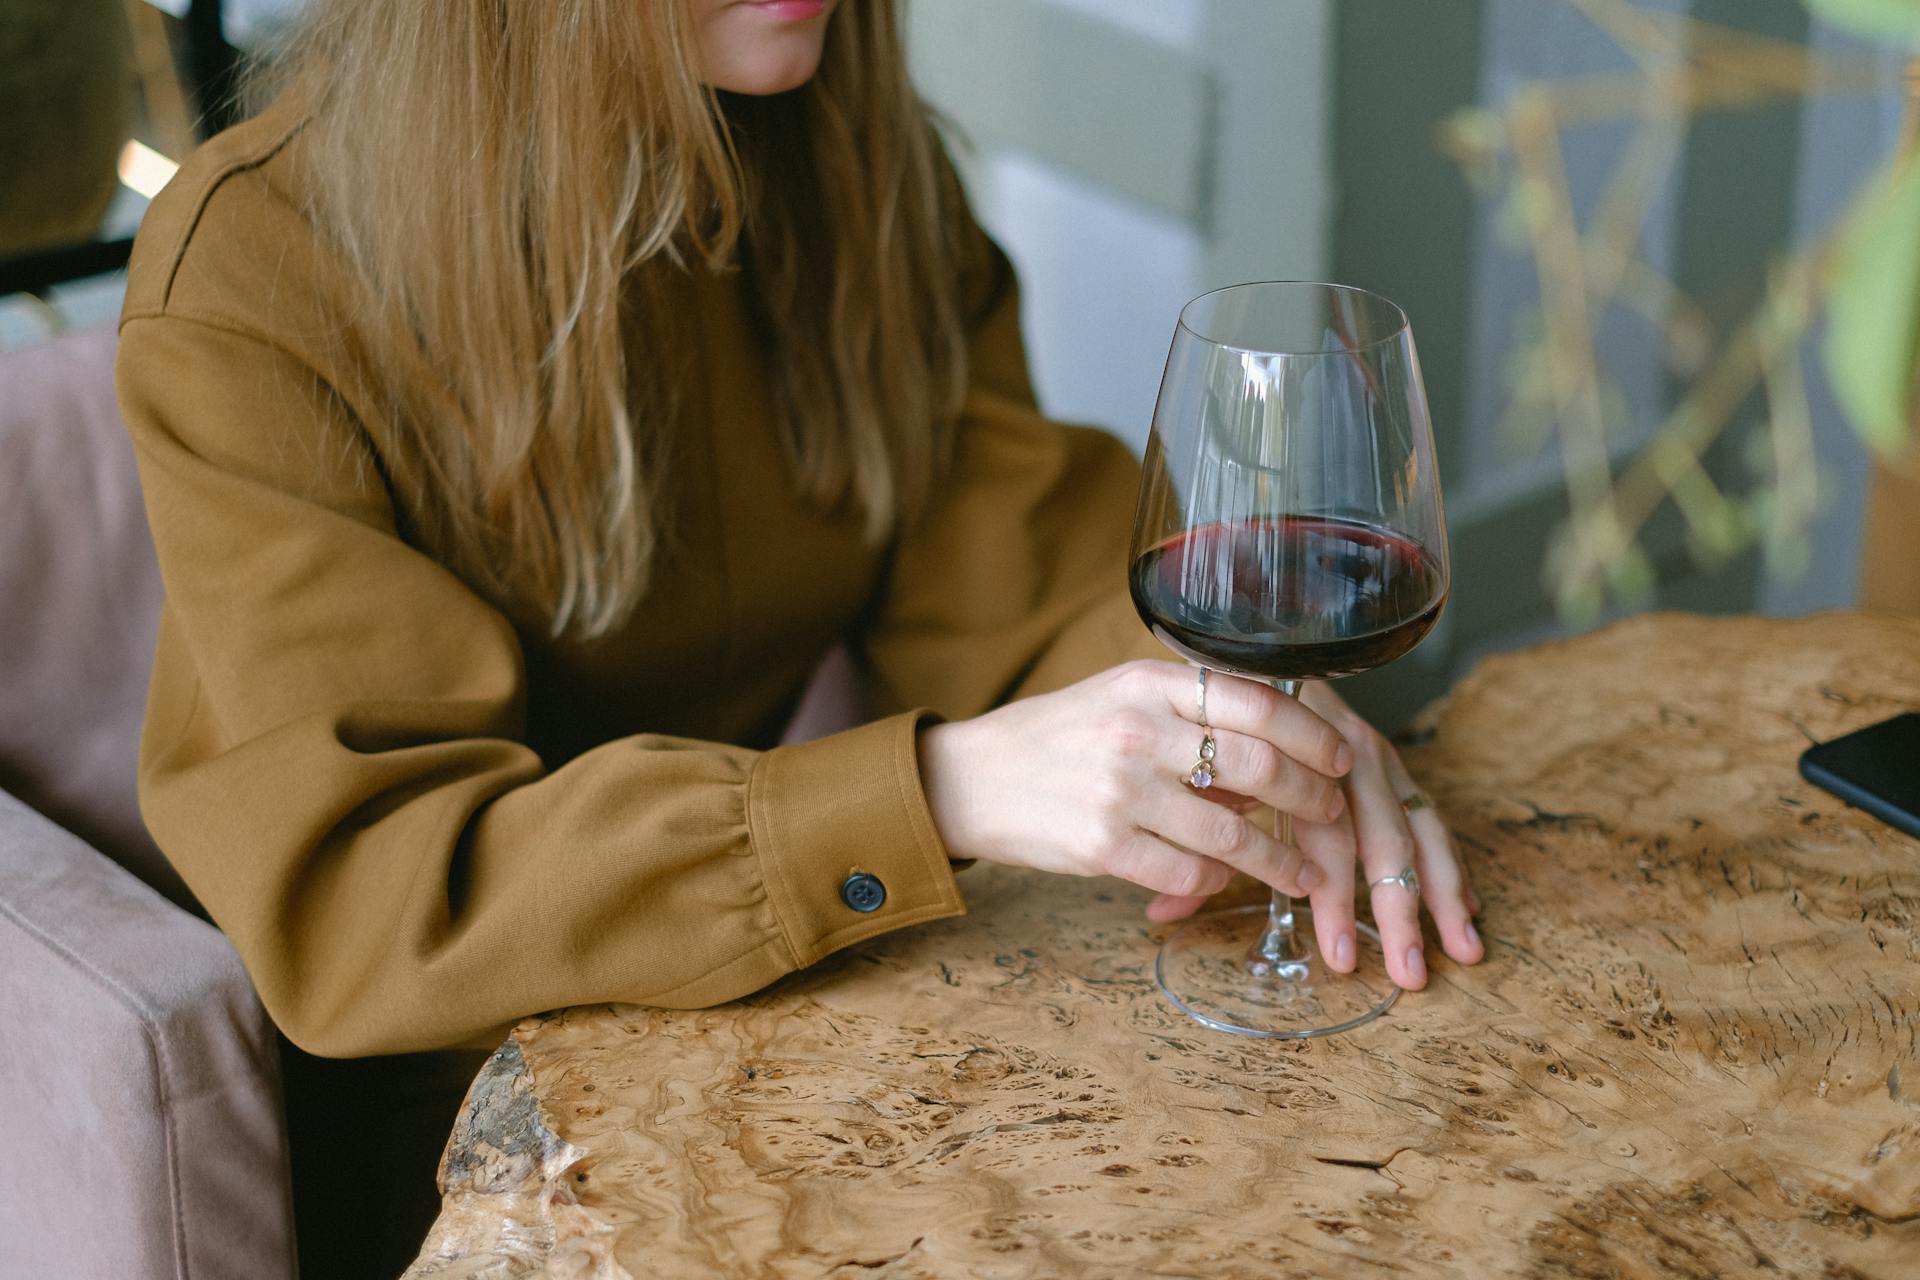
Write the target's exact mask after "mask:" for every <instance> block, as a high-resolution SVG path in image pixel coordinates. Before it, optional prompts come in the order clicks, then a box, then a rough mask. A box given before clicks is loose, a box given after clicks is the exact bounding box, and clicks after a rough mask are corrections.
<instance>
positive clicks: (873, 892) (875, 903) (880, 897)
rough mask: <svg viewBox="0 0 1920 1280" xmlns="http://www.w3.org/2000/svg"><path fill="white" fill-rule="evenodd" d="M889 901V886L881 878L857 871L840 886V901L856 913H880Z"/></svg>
mask: <svg viewBox="0 0 1920 1280" xmlns="http://www.w3.org/2000/svg"><path fill="white" fill-rule="evenodd" d="M886 900H887V886H885V885H884V884H881V883H880V877H879V876H875V875H868V874H867V873H866V872H864V871H856V872H854V873H853V874H852V875H850V876H848V877H847V878H846V880H844V881H843V882H842V883H841V885H840V901H842V902H844V903H846V904H847V905H848V906H850V907H852V908H853V909H854V910H855V911H863V912H864V911H878V910H879V909H880V906H881V904H882V903H884V902H885V901H886Z"/></svg>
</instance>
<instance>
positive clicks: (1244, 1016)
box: [1153, 903, 1400, 1040]
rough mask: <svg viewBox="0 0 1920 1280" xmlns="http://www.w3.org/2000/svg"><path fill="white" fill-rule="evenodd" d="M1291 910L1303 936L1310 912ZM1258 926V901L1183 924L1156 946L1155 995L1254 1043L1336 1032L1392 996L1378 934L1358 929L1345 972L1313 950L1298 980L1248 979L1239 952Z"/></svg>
mask: <svg viewBox="0 0 1920 1280" xmlns="http://www.w3.org/2000/svg"><path fill="white" fill-rule="evenodd" d="M1294 912H1295V920H1296V926H1295V927H1296V928H1300V929H1301V930H1302V935H1303V936H1305V937H1311V936H1312V935H1311V933H1310V932H1308V931H1307V929H1306V926H1307V925H1308V924H1309V922H1311V920H1312V919H1313V916H1312V912H1311V911H1310V910H1309V909H1307V907H1306V904H1305V903H1296V904H1295V905H1294ZM1266 921H1267V906H1266V904H1265V903H1258V904H1255V905H1253V906H1246V907H1232V908H1229V909H1227V910H1225V911H1210V912H1207V913H1206V914H1204V915H1198V916H1195V917H1194V918H1193V919H1191V920H1189V921H1188V922H1187V923H1186V924H1185V925H1183V926H1181V928H1180V929H1179V931H1178V932H1176V933H1174V934H1173V935H1172V936H1171V937H1169V938H1168V939H1167V940H1166V942H1164V943H1162V944H1161V947H1160V958H1159V959H1158V960H1157V961H1156V962H1155V963H1154V971H1153V972H1154V978H1155V980H1156V981H1158V982H1159V984H1160V990H1161V992H1162V993H1163V994H1165V996H1166V997H1167V999H1168V1000H1169V1001H1171V1002H1172V1004H1173V1007H1174V1008H1176V1009H1178V1010H1180V1012H1182V1013H1184V1014H1186V1015H1187V1016H1188V1017H1189V1018H1192V1019H1193V1020H1194V1021H1195V1022H1198V1023H1199V1024H1200V1025H1201V1026H1204V1027H1211V1028H1212V1029H1213V1030H1215V1031H1225V1032H1228V1033H1229V1034H1231V1035H1236V1036H1253V1037H1256V1038H1257V1039H1261V1040H1310V1039H1313V1038H1314V1037H1316V1036H1331V1035H1338V1034H1339V1033H1340V1032H1342V1031H1351V1030H1352V1029H1353V1028H1355V1027H1357V1026H1360V1025H1361V1024H1362V1023H1366V1022H1371V1021H1373V1020H1374V1019H1375V1018H1377V1017H1379V1016H1380V1015H1381V1014H1383V1013H1385V1012H1386V1011H1387V1010H1388V1009H1390V1008H1392V1007H1393V1002H1394V1001H1395V1000H1398V999H1399V998H1400V988H1399V987H1397V986H1395V985H1394V984H1393V979H1392V978H1390V977H1388V976H1387V966H1386V957H1385V955H1384V953H1383V952H1382V950H1381V947H1380V935H1379V934H1378V933H1377V932H1375V931H1374V929H1373V928H1372V926H1370V925H1365V924H1358V925H1356V926H1355V928H1356V931H1357V933H1358V937H1357V938H1356V939H1355V942H1356V949H1357V950H1358V951H1359V953H1360V954H1359V963H1357V964H1356V965H1355V966H1354V970H1353V972H1352V973H1336V972H1334V971H1333V970H1332V969H1329V968H1328V967H1327V965H1326V962H1325V961H1324V960H1322V959H1321V958H1320V956H1319V953H1318V952H1315V953H1313V955H1312V956H1311V957H1310V958H1309V959H1308V960H1307V961H1306V962H1305V967H1306V970H1307V973H1306V977H1305V978H1304V980H1289V979H1287V978H1286V977H1283V976H1279V975H1273V976H1261V975H1259V974H1256V973H1255V972H1253V971H1252V970H1251V969H1250V968H1249V966H1248V962H1247V955H1248V950H1249V948H1251V947H1252V946H1253V944H1254V943H1255V942H1256V941H1257V940H1258V939H1259V937H1260V931H1261V929H1262V928H1263V927H1264V926H1265V925H1266ZM1300 963H1301V962H1299V961H1294V962H1290V963H1289V964H1288V965H1287V968H1288V969H1289V970H1293V969H1295V968H1296V966H1298V965H1299V964H1300Z"/></svg>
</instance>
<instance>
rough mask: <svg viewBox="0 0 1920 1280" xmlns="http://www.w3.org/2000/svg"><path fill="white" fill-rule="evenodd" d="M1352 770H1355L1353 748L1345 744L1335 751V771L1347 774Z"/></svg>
mask: <svg viewBox="0 0 1920 1280" xmlns="http://www.w3.org/2000/svg"><path fill="white" fill-rule="evenodd" d="M1351 768H1353V748H1352V747H1350V746H1348V745H1347V744H1346V743H1344V742H1343V743H1341V744H1340V745H1339V746H1337V747H1335V748H1334V749H1333V771H1334V772H1335V773H1345V772H1346V771H1347V770H1349V769H1351Z"/></svg>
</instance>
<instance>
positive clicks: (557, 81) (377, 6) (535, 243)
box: [255, 0, 966, 638]
mask: <svg viewBox="0 0 1920 1280" xmlns="http://www.w3.org/2000/svg"><path fill="white" fill-rule="evenodd" d="M689 27H690V23H689V19H688V15H687V14H686V13H685V12H684V11H683V9H682V3H681V0H540V2H538V3H536V2H535V0H315V3H314V4H313V5H312V7H311V9H310V11H309V13H308V16H307V17H306V18H305V19H304V20H303V22H302V25H301V26H300V28H299V29H298V30H297V32H296V33H295V34H294V36H293V38H292V40H291V43H290V44H289V45H288V46H287V48H286V53H285V56H284V57H282V58H281V59H279V60H278V61H277V63H276V67H275V69H274V70H272V71H271V72H268V73H267V74H266V75H265V76H263V78H262V80H261V82H260V83H259V84H257V85H256V86H255V93H256V95H262V96H264V95H268V94H271V93H274V92H279V91H283V90H285V91H297V92H304V93H306V94H308V95H310V100H311V103H312V106H311V118H310V120H309V122H308V123H307V125H306V126H305V129H304V131H303V135H302V146H301V148H300V151H301V153H302V154H304V155H305V157H306V161H307V165H308V169H307V178H308V180H309V182H310V190H311V191H312V192H313V196H312V208H311V213H312V215H313V217H314V218H315V220H316V222H317V223H318V224H319V226H320V227H321V228H322V230H323V232H324V234H326V235H327V236H328V237H329V238H330V239H331V240H332V241H333V242H334V243H335V244H336V246H337V248H338V249H339V251H340V252H341V254H342V256H343V258H344V260H345V261H346V262H347V264H348V265H349V267H350V268H351V270H352V271H354V272H355V273H357V275H358V276H359V277H360V280H361V283H362V284H363V285H364V289H363V290H362V291H361V294H362V296H363V297H364V298H365V300H366V305H365V307H364V310H363V314H361V315H359V316H357V317H355V319H354V324H355V325H356V326H357V327H358V328H359V329H360V330H361V331H362V333H363V336H364V337H365V338H366V340H367V341H366V346H367V349H368V350H371V351H375V352H378V353H379V362H380V365H381V367H380V368H379V369H378V370H376V377H377V380H378V383H379V387H380V390H381V392H382V394H384V396H385V397H386V399H387V401H388V402H389V407H390V409H391V412H388V413H384V414H380V415H374V416H375V417H376V418H377V420H376V421H370V422H368V423H367V424H366V425H367V427H368V430H369V431H370V433H371V434H372V438H373V443H374V445H375V447H376V449H377V450H378V453H379V455H380V460H381V463H382V466H383V469H384V473H385V476H386V479H387V482H388V484H389V485H390V486H391V487H392V489H393V491H394V494H395V497H396V499H397V500H398V501H399V502H400V503H401V504H402V506H403V507H404V508H405V511H406V513H407V517H408V519H409V521H410V525H411V529H410V533H411V535H412V536H416V537H418V538H419V539H420V540H421V541H422V542H423V543H424V544H425V545H426V547H427V548H428V549H429V550H430V551H431V552H432V553H433V554H434V555H435V556H436V557H437V558H439V559H440V560H442V561H443V562H444V563H446V564H448V565H449V567H451V568H452V569H454V571H455V572H457V573H459V574H460V575H461V576H462V577H463V578H465V579H466V580H467V581H468V582H469V583H470V584H472V585H474V586H475V587H476V589H478V590H480V591H482V592H483V593H484V594H486V595H487V596H489V597H490V598H492V599H494V600H495V601H496V602H498V603H500V604H502V605H503V606H508V607H511V608H513V609H514V610H515V612H522V613H525V614H530V615H531V616H532V617H534V618H535V619H538V620H541V621H543V622H544V624H545V625H546V626H547V627H548V628H549V629H550V632H551V633H552V634H553V635H555V636H560V635H574V636H578V637H581V638H591V637H593V636H596V635H600V634H603V633H605V632H607V631H609V630H611V629H613V628H615V627H617V626H619V625H620V624H621V623H622V622H623V621H625V620H626V619H627V618H628V617H629V616H630V615H631V613H632V611H633V609H634V607H635V606H636V605H637V604H638V602H639V601H640V600H641V598H642V597H643V596H644V595H645V592H646V588H647V583H648V580H649V576H650V572H651V570H652V569H653V567H654V565H655V562H656V560H657V559H658V558H659V557H660V556H661V555H663V554H666V553H668V552H669V550H670V548H669V546H668V542H667V535H666V530H667V529H668V528H669V523H668V520H669V515H670V510H671V494H672V491H673V490H672V483H673V475H672V471H673V457H674V450H673V448H672V447H671V445H672V441H673V438H674V435H675V428H676V426H679V425H682V424H681V423H680V414H679V409H680V406H679V405H678V404H677V403H676V397H675V394H674V388H675V386H676V384H678V383H682V382H683V381H684V380H685V378H686V377H687V376H688V375H689V371H690V369H692V368H694V367H696V366H695V365H694V363H693V361H692V360H691V359H690V355H691V352H692V350H693V347H692V344H693V343H694V342H695V341H697V335H695V334H693V333H690V332H687V331H686V330H687V329H688V328H689V326H687V325H686V324H685V323H684V322H685V316H684V315H683V314H682V313H683V312H684V310H685V306H684V298H685V296H686V295H685V285H686V277H687V275H688V274H689V273H696V272H702V271H706V272H732V271H741V272H743V273H744V275H745V279H746V282H747V288H748V296H749V299H750V304H751V307H752V310H753V312H754V314H755V316H756V319H757V321H758V324H757V326H756V327H757V328H758V330H759V333H758V335H757V337H758V340H759V341H762V342H764V343H765V344H766V353H765V355H766V358H767V359H768V361H769V363H770V368H771V369H772V370H773V371H774V374H775V381H776V385H777V389H778V396H777V399H778V403H779V407H780V411H781V414H782V416H783V419H784V421H783V426H784V440H785V444H786V449H787V454H788V459H789V462H790V463H791V467H792V472H793V476H794V480H795V483H796V485H797V487H798V489H799V491H800V492H801V493H802V494H803V495H805V497H807V498H808V499H809V500H811V501H813V502H815V503H816V504H818V505H820V506H821V507H822V508H825V509H833V508H836V507H838V506H839V505H840V504H843V503H852V504H856V506H857V509H858V510H859V511H860V512H861V513H862V515H863V517H864V526H865V529H866V532H867V535H868V536H869V538H871V539H872V540H874V541H876V542H878V541H881V540H883V539H884V538H885V537H886V536H887V535H888V534H889V532H890V531H892V530H893V529H894V528H895V527H896V526H897V525H898V523H899V522H900V521H902V520H904V519H909V518H911V516H912V515H913V513H914V512H915V511H917V510H918V509H919V508H921V507H922V506H923V505H924V503H925V501H926V499H927V496H928V493H929V490H930V488H931V486H932V484H933V483H934V480H935V477H936V476H937V474H938V472H939V470H940V467H941V465H942V463H943V461H944V460H945V458H946V456H947V454H948V452H949V448H950V437H951V424H952V421H953V418H954V416H955V414H956V412H957V408H958V403H959V398H960V394H961V389H962V387H963V384H964V381H965V359H966V349H965V343H964V334H963V330H964V318H963V316H962V303H961V300H960V294H961V292H962V285H961V281H960V275H961V267H962V261H961V260H962V257H963V254H964V252H965V245H964V238H963V235H962V232H961V228H962V227H963V226H964V225H965V219H964V206H963V204H962V198H961V196H960V193H959V191H958V187H957V183H956V181H955V178H954V175H953V172H952V169H951V167H950V165H949V164H948V163H947V161H946V158H945V155H944V152H943V151H942V149H941V145H940V142H939V139H938V136H937V135H936V133H935V131H934V128H933V125H932V122H931V120H930V117H929V114H928V112H927V110H926V109H925V107H924V106H923V105H922V104H921V102H920V101H919V100H918V99H917V98H916V97H915V95H914V93H913V90H912V88H911V86H910V85H909V83H908V80H907V75H906V67H905V57H904V53H903V49H902V44H901V38H900V19H899V15H898V14H897V12H896V9H895V4H894V0H843V2H842V3H841V5H840V6H839V8H838V10H837V11H836V12H835V14H834V15H833V17H832V18H831V20H830V22H829V28H828V33H827V37H826V48H825V52H824V57H823V59H822V63H821V66H820V69H819V71H818V73H817V74H816V75H815V76H814V77H813V79H812V80H811V81H809V82H808V83H807V84H806V85H805V86H803V87H802V88H799V89H796V90H794V91H793V92H791V93H787V94H782V95H779V96H777V97H774V98H768V99H749V98H735V97H733V96H731V95H723V94H717V93H715V92H714V91H712V90H710V89H708V88H706V87H705V86H703V85H702V84H701V83H700V80H699V78H698V69H697V65H696V58H695V54H694V41H693V35H692V32H691V31H690V29H689ZM676 297H679V298H680V299H682V302H681V305H679V306H676V305H675V303H674V300H675V298H676Z"/></svg>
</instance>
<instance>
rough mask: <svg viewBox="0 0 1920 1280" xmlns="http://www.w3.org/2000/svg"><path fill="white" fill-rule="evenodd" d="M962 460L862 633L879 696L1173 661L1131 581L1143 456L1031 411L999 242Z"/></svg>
mask: <svg viewBox="0 0 1920 1280" xmlns="http://www.w3.org/2000/svg"><path fill="white" fill-rule="evenodd" d="M980 243H981V246H982V247H981V250H980V255H979V256H981V257H983V258H984V259H985V260H986V261H987V262H988V263H990V266H988V267H984V268H982V269H981V270H980V271H979V272H978V273H977V274H978V275H979V276H980V277H981V278H982V279H983V281H985V282H986V283H984V284H983V286H982V288H983V292H984V293H985V295H986V297H987V302H986V304H985V306H984V308H983V310H984V316H985V318H984V319H983V320H982V321H981V322H980V323H979V324H978V325H977V326H976V328H975V330H974V333H973V335H972V340H971V344H970V349H969V381H968V388H967V396H966V400H965V403H964V405H963V408H962V411H961V415H960V420H959V424H958V428H957V434H956V438H955V449H954V456H953V461H952V466H951V469H950V470H949V472H948V473H947V475H946V477H945V479H944V480H943V482H942V484H941V486H940V489H939V492H938V495H937V498H936V501H935V502H934V503H933V504H932V505H931V506H930V507H929V508H928V510H927V511H926V512H925V513H923V515H922V516H921V518H920V519H918V520H917V521H916V522H915V523H914V524H913V525H912V527H910V528H909V529H908V530H907V531H906V532H905V533H904V534H903V535H902V536H901V537H900V539H899V541H898V544H897V546H896V549H895V554H894V558H893V563H892V566H891V570H890V572H889V574H888V578H887V583H886V586H885V590H884V594H883V596H882V597H881V599H880V602H879V605H878V607H877V608H876V609H875V610H874V611H873V616H872V621H871V624H870V625H869V626H868V627H867V628H866V629H865V631H864V633H863V635H862V636H861V637H860V643H859V646H858V648H859V654H860V656H861V657H862V658H863V659H864V661H865V664H866V667H867V670H868V674H869V679H870V682H871V684H872V685H873V687H874V690H875V693H876V697H877V700H878V703H879V705H881V706H883V707H907V706H925V707H931V708H934V709H935V710H937V711H938V712H940V713H941V714H942V715H945V716H948V717H952V718H960V717H965V716H972V715H977V714H979V713H980V712H982V711H986V710H988V709H990V708H992V707H994V706H996V705H998V704H999V703H1002V702H1005V701H1008V700H1010V699H1013V698H1017V697H1024V696H1026V695H1029V694H1034V693H1044V692H1046V691H1048V690H1050V689H1055V688H1059V687H1061V686H1064V685H1067V684H1071V683H1073V682H1074V681H1077V680H1080V679H1083V678H1085V677H1087V676H1090V675H1092V674H1094V673H1095V672H1097V671H1100V670H1103V669H1105V668H1107V667H1110V666H1113V665H1115V664H1117V663H1121V662H1125V661H1127V660H1129V659H1133V658H1167V657H1169V654H1168V652H1167V650H1166V649H1165V647H1163V646H1162V645H1161V644H1160V643H1159V642H1158V641H1156V640H1155V639H1154V638H1153V636H1152V634H1151V633H1150V632H1148V631H1147V629H1146V628H1145V626H1143V625H1142V624H1141V622H1140V620H1139V618H1138V616H1137V615H1136V614H1135V612H1134V609H1133V604H1132V601H1131V598H1130V597H1129V595H1128V592H1127V585H1126V570H1127V545H1128V538H1129V535H1130V533H1131V528H1132V521H1133V509H1134V502H1135V497H1136V494H1137V490H1138V487H1139V482H1140V466H1139V463H1138V461H1137V460H1136V459H1135V458H1134V456H1133V453H1132V451H1131V450H1129V449H1128V448H1127V447H1126V445H1124V444H1123V443H1121V442H1120V441H1119V440H1117V439H1116V438H1114V437H1113V436H1112V435H1110V434H1108V433H1107V432H1105V431H1101V430H1097V429H1095V428H1091V427H1078V426H1069V425H1066V424H1063V423H1058V422H1053V421H1050V420H1049V419H1048V418H1047V417H1045V415H1043V414H1042V413H1041V412H1040V410H1039V408H1038V407H1037V405H1036V403H1035V399H1034V394H1033V386H1032V383H1031V380H1030V378H1029V376H1028V372H1027V361H1026V352H1025V348H1024V345H1023V343H1022V339H1021V333H1020V305H1019V296H1018V289H1017V287H1016V285H1015V284H1014V281H1013V274H1012V268H1011V267H1010V266H1009V265H1008V263H1007V261H1006V258H1005V256H1004V255H1003V254H1001V252H1000V251H999V249H998V248H997V247H994V246H993V245H991V244H990V243H988V242H986V241H985V238H984V236H982V237H980Z"/></svg>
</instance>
